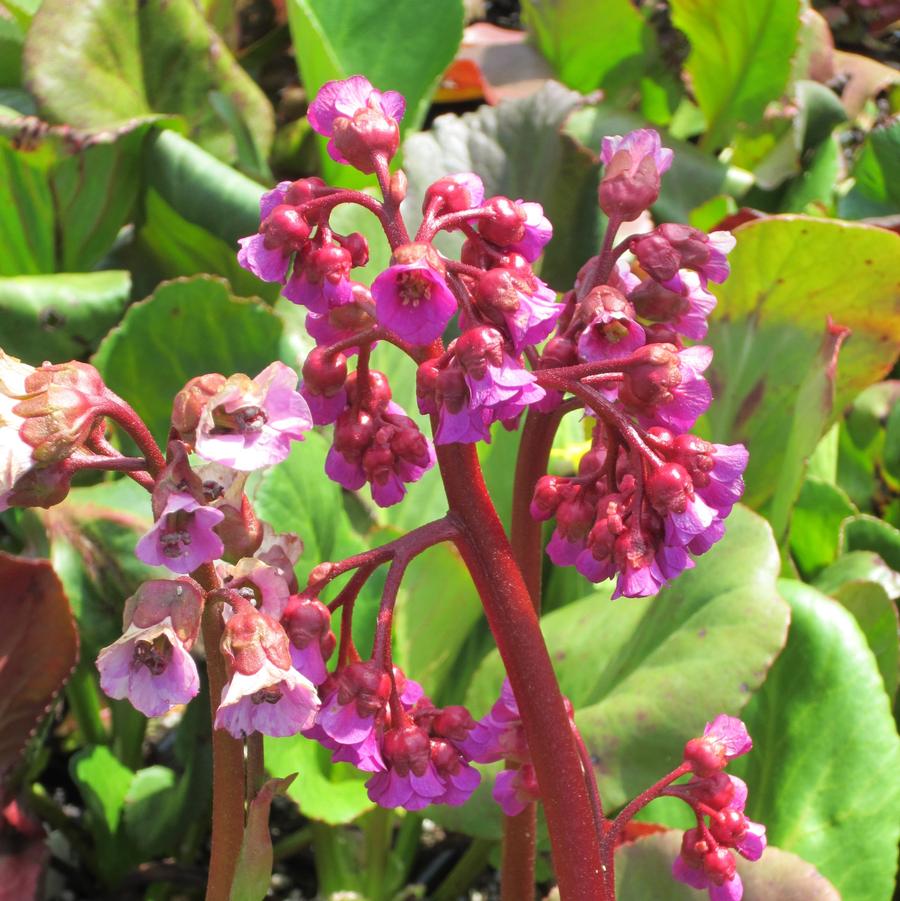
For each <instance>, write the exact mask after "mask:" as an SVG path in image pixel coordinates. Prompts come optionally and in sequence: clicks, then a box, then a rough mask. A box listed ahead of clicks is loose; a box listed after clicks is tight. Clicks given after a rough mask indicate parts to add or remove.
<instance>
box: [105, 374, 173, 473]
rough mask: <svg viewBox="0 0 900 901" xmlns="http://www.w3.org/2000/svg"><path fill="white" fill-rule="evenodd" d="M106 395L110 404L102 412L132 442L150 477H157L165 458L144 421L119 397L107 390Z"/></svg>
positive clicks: (164, 463) (163, 465)
mask: <svg viewBox="0 0 900 901" xmlns="http://www.w3.org/2000/svg"><path fill="white" fill-rule="evenodd" d="M107 394H108V395H109V398H108V399H109V400H110V401H111V404H110V405H109V407H107V408H105V409H104V411H103V412H104V413H105V414H106V415H108V416H109V417H110V418H111V419H113V420H115V421H116V422H117V423H118V424H119V425H120V426H121V427H122V428H123V429H124V430H125V431H126V432H127V433H128V434H129V435H130V436H131V438H132V439H133V440H134V443H135V444H136V445H137V446H138V450H140V452H141V453H142V454H143V455H144V457H145V458H146V460H147V471H148V472H149V473H150V475H151V476H157V475H159V473H160V472H161V471H162V470H163V468H164V467H165V465H166V458H165V457H164V456H163V454H162V451H161V450H160V449H159V445H158V444H157V443H156V441H154V439H153V436H152V435H151V434H150V430H149V429H148V428H147V426H146V425H144V420H143V419H141V417H140V416H138V415H137V413H135V412H134V410H132V409H131V407H130V406H129V405H128V404H126V403H125V401H124V400H122V398H121V397H118V396H117V395H115V394H113V393H112V391H109V389H107Z"/></svg>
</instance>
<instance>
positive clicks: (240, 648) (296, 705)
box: [215, 603, 319, 738]
mask: <svg viewBox="0 0 900 901" xmlns="http://www.w3.org/2000/svg"><path fill="white" fill-rule="evenodd" d="M221 648H222V653H223V654H224V655H225V658H226V661H227V663H228V670H229V679H228V682H227V683H226V685H225V686H224V688H223V689H222V699H221V702H220V704H219V707H218V710H217V711H216V719H215V727H216V728H217V729H225V730H226V731H227V732H229V733H230V734H231V735H232V736H234V737H235V738H246V737H247V736H248V735H250V734H251V733H253V732H262V733H263V734H265V735H272V736H275V737H283V736H286V735H295V734H296V733H298V732H300V731H302V730H303V729H308V728H309V727H310V726H311V725H312V724H313V721H314V719H315V715H316V711H317V710H318V709H319V697H318V695H317V694H316V688H315V686H314V685H313V684H312V682H310V681H309V679H307V678H306V677H305V676H302V675H301V674H300V673H298V672H297V670H296V669H294V667H293V665H292V663H291V655H290V650H289V641H288V637H287V635H286V634H285V632H284V630H283V629H282V628H281V626H280V625H279V624H278V622H277V621H276V620H274V619H272V618H271V617H269V616H267V615H266V614H265V613H260V612H259V611H257V610H254V609H253V607H252V606H250V604H249V603H245V604H243V605H241V606H240V608H239V609H237V611H236V612H235V614H234V615H233V616H232V617H231V618H230V619H229V620H228V622H227V623H226V624H225V631H224V632H223V635H222V644H221Z"/></svg>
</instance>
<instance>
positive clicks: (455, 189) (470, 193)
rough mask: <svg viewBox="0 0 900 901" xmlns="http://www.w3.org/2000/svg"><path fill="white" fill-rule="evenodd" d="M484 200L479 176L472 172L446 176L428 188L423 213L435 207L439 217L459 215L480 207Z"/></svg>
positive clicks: (482, 186)
mask: <svg viewBox="0 0 900 901" xmlns="http://www.w3.org/2000/svg"><path fill="white" fill-rule="evenodd" d="M482 200H484V185H482V183H481V179H480V178H479V177H478V176H477V175H474V174H473V173H471V172H464V173H462V174H460V175H445V176H444V177H443V178H439V179H438V180H437V181H436V182H433V183H432V184H430V185H429V186H428V189H427V190H426V191H425V200H424V201H423V203H422V212H423V213H424V212H425V210H427V209H428V207H430V206H432V205H434V213H435V215H437V216H442V215H445V214H447V213H459V212H462V211H463V210H468V209H472V207H475V206H478V204H480V203H481V201H482Z"/></svg>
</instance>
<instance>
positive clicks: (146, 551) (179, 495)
mask: <svg viewBox="0 0 900 901" xmlns="http://www.w3.org/2000/svg"><path fill="white" fill-rule="evenodd" d="M224 518H225V514H224V513H222V511H221V510H218V509H216V508H215V507H210V506H206V505H204V504H201V503H200V502H199V501H197V500H196V499H195V498H194V496H193V495H191V494H188V493H187V492H179V491H175V492H172V494H170V495H169V497H168V500H167V501H166V505H165V507H164V508H163V510H162V512H161V513H160V515H159V517H158V518H157V520H156V523H155V524H154V526H153V528H151V529H150V531H149V532H147V533H146V535H144V536H143V537H142V538H141V539H140V540H139V541H138V543H137V547H136V548H135V554H137V557H138V559H140V560H143V561H144V563H149V564H150V565H151V566H166V567H168V568H169V569H171V570H172V572H176V573H189V572H193V571H194V570H195V569H196V568H197V567H198V566H200V565H201V564H202V563H210V562H212V561H213V560H216V559H218V558H219V557H221V556H222V553H223V551H224V549H225V545H224V544H223V543H222V539H221V538H219V536H218V535H217V534H216V533H215V532H214V531H213V530H214V528H215V526H217V525H218V524H219V523H220V522H222V520H223V519H224Z"/></svg>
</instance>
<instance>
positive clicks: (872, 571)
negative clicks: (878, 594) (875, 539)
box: [813, 551, 900, 601]
mask: <svg viewBox="0 0 900 901" xmlns="http://www.w3.org/2000/svg"><path fill="white" fill-rule="evenodd" d="M858 580H861V581H865V582H876V583H878V584H879V585H880V586H881V587H882V588H883V589H884V590H885V591H886V592H887V594H888V597H889V598H890V599H891V600H892V601H893V600H896V599H897V598H900V573H898V572H895V571H894V570H893V569H891V568H890V567H889V566H888V565H887V563H885V562H884V560H882V559H881V557H879V556H878V554H876V553H875V552H874V551H849V552H848V553H845V554H842V555H841V556H840V557H838V558H837V560H835V562H834V563H832V564H831V566H828V567H826V568H825V569H823V570H822V572H820V573H819V575H818V576H816V578H815V579H814V580H813V585H814V586H815V587H816V588H818V589H819V591H822V592H824V593H825V594H832V595H833V594H834V593H835V592H836V591H838V590H839V589H840V588H841V586H842V585H845V584H846V583H847V582H854V581H858Z"/></svg>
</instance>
